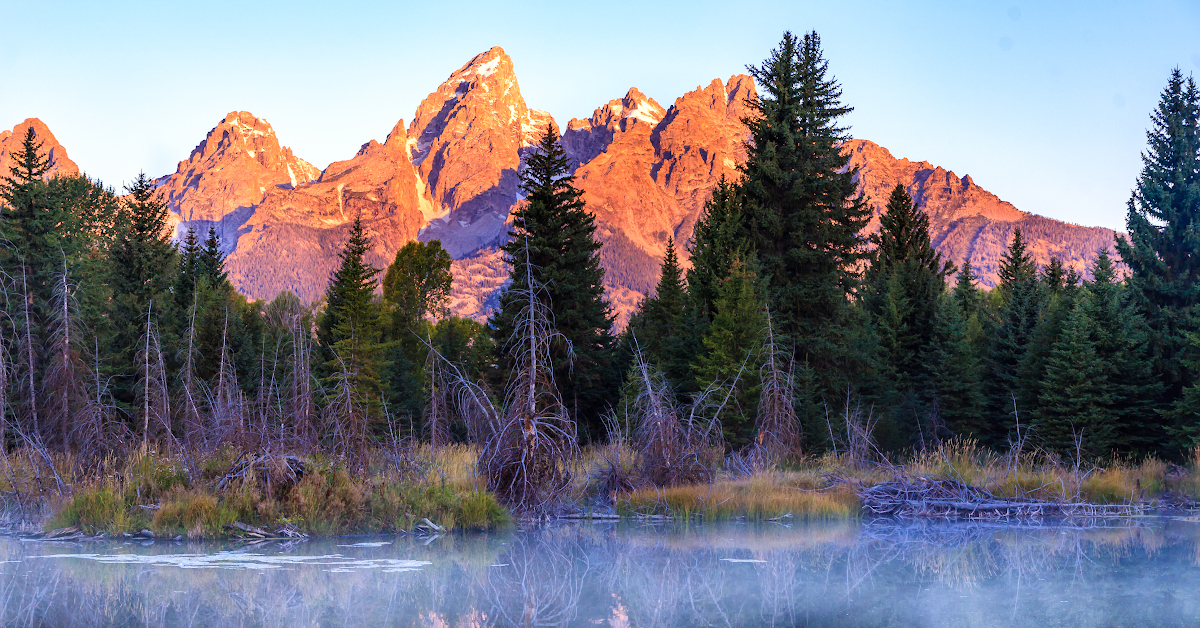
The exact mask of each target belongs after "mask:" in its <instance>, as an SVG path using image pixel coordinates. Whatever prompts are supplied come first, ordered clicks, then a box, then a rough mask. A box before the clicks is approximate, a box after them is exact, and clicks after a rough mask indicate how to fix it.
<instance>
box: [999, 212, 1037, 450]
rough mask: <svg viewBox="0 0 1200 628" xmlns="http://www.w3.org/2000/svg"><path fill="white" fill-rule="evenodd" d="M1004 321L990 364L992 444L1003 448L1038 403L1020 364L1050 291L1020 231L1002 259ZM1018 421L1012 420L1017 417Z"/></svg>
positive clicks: (1001, 324)
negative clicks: (1003, 444) (1020, 419)
mask: <svg viewBox="0 0 1200 628" xmlns="http://www.w3.org/2000/svg"><path fill="white" fill-rule="evenodd" d="M996 290H997V291H998V292H999V298H1000V308H999V312H998V315H999V322H998V325H997V327H996V330H995V332H994V334H993V336H992V341H991V345H990V347H989V349H988V356H987V362H986V378H985V382H986V384H987V394H988V423H989V426H988V427H989V430H988V431H989V438H988V441H989V442H991V443H992V444H994V445H997V446H998V445H1001V444H1002V443H1003V442H1004V441H1005V439H1006V438H1007V437H1008V434H1009V430H1010V429H1011V428H1012V427H1013V425H1014V424H1015V422H1016V420H1017V419H1018V418H1020V416H1021V414H1020V413H1024V416H1025V423H1028V422H1029V419H1030V418H1031V417H1030V416H1029V413H1030V412H1031V411H1032V409H1033V408H1034V407H1035V406H1036V404H1037V390H1036V389H1034V390H1029V389H1026V388H1023V387H1022V379H1021V365H1022V364H1023V363H1024V361H1025V357H1026V354H1027V352H1028V350H1029V344H1030V340H1031V339H1032V338H1033V334H1034V330H1035V329H1036V328H1037V324H1038V321H1039V319H1040V317H1041V313H1042V305H1043V303H1044V301H1045V289H1044V286H1043V284H1042V283H1041V282H1040V281H1039V280H1038V274H1037V264H1036V263H1034V261H1033V257H1031V256H1030V255H1029V253H1028V252H1027V251H1026V250H1025V241H1024V239H1023V238H1022V237H1021V230H1020V229H1017V230H1016V231H1015V232H1014V233H1013V239H1012V242H1011V243H1010V244H1009V247H1008V250H1007V251H1006V252H1005V253H1004V255H1003V256H1002V257H1001V259H1000V285H999V286H997V287H996ZM1014 411H1016V412H1018V416H1013V412H1014Z"/></svg>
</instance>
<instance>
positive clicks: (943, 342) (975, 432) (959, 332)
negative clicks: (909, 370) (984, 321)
mask: <svg viewBox="0 0 1200 628" xmlns="http://www.w3.org/2000/svg"><path fill="white" fill-rule="evenodd" d="M963 270H964V272H965V271H967V270H968V267H967V266H965V265H964V268H963ZM973 316H974V315H973ZM969 320H972V319H967V318H965V317H964V315H963V311H962V307H961V306H960V304H959V301H958V299H957V298H955V297H953V296H950V295H945V296H943V297H942V298H940V299H939V300H938V303H937V310H936V312H935V316H934V320H933V342H932V343H931V345H930V347H929V348H928V350H927V352H926V353H925V354H924V355H923V356H922V359H923V360H924V361H925V362H926V364H928V368H929V371H930V384H931V385H932V388H933V396H934V400H933V401H934V404H935V405H934V408H933V410H934V411H936V413H937V416H938V417H939V418H940V420H941V422H942V423H943V424H944V425H945V427H946V429H948V430H949V431H950V433H951V434H955V435H958V436H965V437H969V438H975V439H980V438H982V437H984V436H985V435H986V433H987V425H986V424H985V423H984V420H983V411H984V398H983V384H982V381H981V377H982V375H983V373H982V369H983V365H982V362H981V361H980V359H979V354H978V350H977V348H976V347H975V345H974V344H973V342H972V338H971V336H970V333H969V325H968V321H969ZM974 320H978V319H977V318H975V319H974Z"/></svg>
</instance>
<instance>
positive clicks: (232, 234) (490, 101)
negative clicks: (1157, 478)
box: [0, 48, 1114, 323]
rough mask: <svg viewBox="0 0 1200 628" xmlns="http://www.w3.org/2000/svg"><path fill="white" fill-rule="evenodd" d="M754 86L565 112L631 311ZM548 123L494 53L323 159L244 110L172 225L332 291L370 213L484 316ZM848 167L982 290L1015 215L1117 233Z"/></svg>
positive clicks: (1041, 252) (247, 287) (1048, 250)
mask: <svg viewBox="0 0 1200 628" xmlns="http://www.w3.org/2000/svg"><path fill="white" fill-rule="evenodd" d="M754 95H755V91H754V82H753V80H752V79H751V78H750V77H749V76H746V75H734V76H731V77H729V78H728V79H727V80H724V81H722V80H720V79H715V80H713V81H712V82H711V83H709V84H708V85H704V86H698V87H697V88H696V89H695V90H693V91H690V92H688V93H686V94H684V95H682V96H680V97H679V98H677V99H675V101H674V102H673V103H672V104H671V106H670V107H668V108H664V107H663V106H662V105H660V104H659V103H658V102H656V101H655V100H654V99H652V98H649V97H648V96H646V95H645V94H643V93H642V92H640V91H639V90H638V89H637V88H630V89H629V91H628V92H627V93H626V94H625V96H624V97H623V98H618V99H613V100H610V101H609V102H607V103H605V104H603V105H601V106H600V107H598V108H597V109H596V110H595V111H594V112H593V113H592V115H591V116H590V117H588V118H586V119H573V120H570V121H569V122H568V123H567V124H566V127H565V130H564V131H563V132H562V135H563V138H562V142H563V147H564V149H565V151H566V153H567V155H568V157H569V158H570V159H571V161H572V166H573V168H574V176H575V183H576V185H577V186H578V187H579V188H580V189H581V190H582V191H583V193H584V199H585V201H586V202H587V205H588V208H589V209H590V210H591V211H592V212H593V213H594V214H595V216H596V224H597V227H598V230H597V234H598V237H599V238H600V240H601V242H602V243H603V247H602V248H601V251H600V256H601V263H602V264H603V265H604V267H605V269H606V279H605V283H606V286H605V287H606V294H607V296H608V298H609V300H610V302H611V303H612V305H613V307H614V309H615V310H616V311H617V312H618V314H619V315H620V316H619V319H618V320H619V321H621V322H622V323H623V321H624V320H626V319H627V316H628V314H629V313H630V312H631V311H632V310H633V308H635V307H636V305H637V303H638V301H639V300H640V299H642V298H643V297H644V296H645V295H646V294H647V293H648V292H649V291H651V290H652V289H653V287H654V285H655V283H656V282H657V279H658V271H659V264H660V260H661V258H662V255H663V252H664V249H665V245H666V241H667V238H668V237H674V239H675V241H676V243H678V245H679V247H680V249H681V254H683V256H684V258H685V259H684V263H685V264H686V263H687V262H686V244H687V242H688V241H689V239H690V238H691V235H692V232H693V230H694V227H695V223H696V219H697V217H698V216H699V214H700V212H701V210H702V209H703V206H704V202H705V200H706V199H707V198H708V197H709V195H710V194H711V192H712V189H713V188H714V187H715V186H716V185H717V182H718V181H719V180H720V179H721V177H726V178H729V179H736V178H737V177H738V164H739V163H740V162H741V161H743V160H744V159H745V157H746V151H745V142H746V140H747V139H748V134H747V131H746V128H745V125H744V124H743V123H742V120H743V119H744V118H745V117H747V116H748V115H749V114H750V108H749V106H748V104H747V101H748V100H749V99H753V98H754ZM26 124H34V125H35V128H36V129H37V130H38V133H39V136H43V137H44V139H46V141H47V146H48V147H50V149H51V151H52V152H51V157H52V160H53V161H54V163H55V167H56V168H58V169H59V170H60V171H63V172H77V171H78V169H77V168H76V167H75V165H74V163H72V162H70V160H69V159H68V158H67V157H66V152H65V150H62V147H61V146H59V145H58V144H57V142H55V141H54V140H53V136H52V135H50V133H49V130H48V129H45V126H44V125H41V123H40V122H38V121H37V120H34V119H31V120H28V121H26V122H25V123H22V125H18V128H17V129H14V131H13V132H12V133H9V132H5V133H3V134H0V163H2V162H3V161H4V159H5V158H6V155H7V154H8V153H7V152H5V151H9V150H11V145H12V136H14V135H15V134H16V131H17V130H23V129H24V126H23V125H26ZM547 125H553V126H555V128H556V129H557V128H558V127H557V124H556V122H555V121H554V119H553V118H552V117H551V116H550V115H549V114H547V113H545V112H543V111H538V110H536V109H533V108H530V107H528V106H527V105H526V103H525V100H524V98H523V97H522V96H521V91H520V87H519V85H518V83H517V78H516V74H515V72H514V69H513V63H512V60H511V59H510V58H509V57H508V55H507V54H505V52H504V51H503V50H502V49H500V48H492V49H490V50H488V51H486V52H483V53H481V54H479V55H477V56H476V57H475V58H473V59H471V60H470V61H469V62H467V63H466V64H465V65H463V66H462V67H460V68H459V69H457V70H455V71H454V72H452V73H451V74H450V76H449V78H447V79H446V81H444V82H443V83H442V84H441V85H439V86H438V87H437V89H436V90H434V91H433V92H432V93H430V94H429V96H427V97H426V98H425V99H424V100H423V101H422V102H421V104H420V106H419V107H418V108H417V111H416V113H415V115H414V116H413V118H412V123H411V124H409V125H408V126H407V127H406V126H405V124H404V121H403V120H400V121H398V122H397V123H396V124H395V125H394V127H393V128H392V130H391V132H390V133H389V134H388V135H387V137H386V139H385V140H384V141H383V142H382V143H380V142H377V141H375V140H371V141H369V142H367V143H365V144H363V145H362V148H361V149H359V151H358V153H357V154H356V155H354V156H353V157H351V158H350V159H347V160H345V161H339V162H335V163H333V164H330V165H329V166H328V167H327V168H325V170H324V171H323V172H318V171H317V169H316V168H314V167H313V166H311V165H310V164H308V162H305V161H304V160H302V159H299V158H298V157H296V156H295V155H293V154H292V151H291V150H290V149H288V148H286V147H282V146H281V145H280V143H279V140H278V139H277V138H276V136H275V133H274V131H273V130H272V129H271V126H270V125H269V124H267V122H266V121H265V120H263V119H261V118H255V117H254V116H253V115H251V114H249V113H246V112H233V113H230V114H228V115H227V116H225V118H223V119H222V120H221V121H220V122H219V123H218V124H217V126H216V127H214V128H213V130H212V131H211V132H209V134H208V136H207V137H206V138H205V139H204V140H203V141H202V142H201V143H200V144H199V145H198V146H197V147H196V149H195V150H193V151H192V154H191V156H190V157H189V158H188V159H187V160H185V161H182V162H180V163H179V167H178V168H177V169H176V172H175V173H173V174H171V175H168V176H166V177H163V178H162V179H161V180H160V185H161V188H162V190H163V193H164V197H165V198H166V199H167V202H168V204H169V205H170V208H171V211H172V214H173V218H174V220H176V221H177V222H178V227H177V229H178V232H179V233H182V232H183V231H184V230H185V229H187V228H194V229H197V230H200V231H203V230H207V228H208V227H209V226H215V227H216V228H217V229H218V230H219V232H220V233H221V235H222V240H223V243H224V245H225V247H226V249H227V251H228V253H229V258H228V268H229V272H230V277H231V279H232V280H233V282H234V284H235V285H236V286H237V287H238V289H239V290H241V291H242V292H243V293H244V294H246V295H247V296H249V297H252V298H272V297H274V296H275V295H276V294H278V293H279V292H281V291H283V290H291V291H294V292H296V293H297V294H299V295H300V297H301V298H302V299H305V300H312V299H316V298H318V297H320V296H321V294H322V293H323V292H324V289H325V285H326V283H327V281H328V278H329V275H330V273H331V271H332V270H333V269H334V267H335V266H336V265H337V262H338V257H337V256H338V253H339V251H340V250H341V247H342V244H343V243H344V241H345V238H346V232H347V229H348V227H349V225H350V223H351V222H353V220H354V219H355V218H356V217H361V219H362V221H363V224H364V226H365V228H366V230H367V232H368V233H369V234H370V235H371V237H372V238H373V240H374V242H375V248H374V250H373V251H372V252H371V254H370V257H369V260H370V261H371V262H372V263H373V264H375V265H376V266H379V267H383V266H386V264H387V263H388V262H389V261H390V260H391V258H392V257H393V256H394V254H395V251H396V250H397V249H399V248H400V247H401V246H403V245H404V243H406V242H408V241H411V240H413V239H416V238H419V239H421V240H431V239H438V240H440V241H441V242H442V244H443V246H444V247H445V248H446V249H447V250H448V251H449V252H450V253H451V255H452V256H453V257H454V258H455V260H456V261H455V263H454V268H453V270H454V273H455V290H454V296H453V306H452V308H453V311H454V312H455V313H456V314H459V315H464V316H474V317H477V318H479V317H482V316H485V315H486V314H487V313H488V312H489V311H490V310H491V309H493V308H494V307H495V306H496V304H497V294H498V291H499V290H501V289H502V288H503V286H504V285H505V283H506V280H507V269H506V268H505V267H504V264H503V262H502V260H501V256H500V255H499V253H498V251H497V246H498V245H499V244H501V243H502V242H503V241H504V239H505V237H506V234H507V231H508V220H509V216H510V213H511V211H512V209H513V207H514V206H515V205H516V204H518V203H520V202H522V199H521V197H522V194H521V190H520V187H519V173H520V168H521V163H522V159H523V156H524V155H526V154H527V151H528V150H530V146H531V145H532V144H534V143H535V142H536V141H537V139H538V137H539V136H540V135H541V133H543V132H544V130H545V128H546V127H547ZM845 151H846V153H847V155H848V156H849V158H850V164H849V167H853V168H857V169H858V170H857V175H856V176H857V181H858V184H859V187H860V190H861V191H862V192H863V193H864V194H866V196H867V198H868V202H869V203H870V204H871V206H872V207H873V209H874V210H875V216H874V217H873V220H872V222H871V224H870V225H869V226H868V227H867V231H868V232H869V231H871V230H874V229H877V228H878V224H879V222H878V215H879V212H880V211H882V209H883V206H884V204H885V203H886V201H887V198H888V195H889V194H890V192H891V189H892V187H894V186H895V185H896V183H902V184H903V185H904V186H905V187H906V188H907V189H908V190H909V192H910V193H911V194H912V196H913V198H914V199H915V200H916V202H917V204H918V206H919V207H920V208H921V209H923V210H924V211H925V212H927V213H928V214H929V216H930V222H931V226H932V229H933V235H934V242H935V245H936V246H937V247H938V249H939V250H941V251H942V252H943V254H944V255H945V256H946V257H947V258H949V259H951V260H953V261H955V262H956V263H961V262H962V261H963V260H965V259H970V260H971V263H972V265H973V266H974V267H975V268H976V269H977V270H978V272H979V274H980V276H981V279H982V282H983V283H984V284H985V285H988V286H991V285H994V284H995V282H996V281H997V270H998V264H999V258H1000V256H1001V254H1002V253H1003V252H1004V249H1005V248H1006V246H1007V243H1008V240H1009V238H1010V237H1011V234H1012V232H1013V230H1014V229H1017V228H1020V229H1021V230H1022V232H1023V233H1024V234H1025V236H1026V238H1027V240H1028V241H1029V248H1030V251H1031V252H1032V253H1033V255H1034V257H1035V258H1036V259H1037V261H1038V262H1039V263H1043V264H1044V263H1046V262H1047V261H1049V258H1050V257H1051V256H1058V257H1060V258H1062V259H1063V260H1064V261H1065V262H1066V263H1067V264H1073V265H1075V266H1076V267H1077V268H1080V269H1083V268H1084V267H1085V266H1086V265H1087V264H1088V263H1089V262H1090V260H1091V259H1093V258H1094V257H1095V254H1096V251H1098V250H1099V249H1101V248H1104V247H1109V248H1111V247H1112V242H1113V235H1114V234H1113V232H1112V231H1111V230H1108V229H1101V228H1094V227H1079V226H1076V225H1069V224H1066V223H1062V222H1058V221H1054V220H1050V219H1047V218H1043V217H1040V216H1035V215H1033V214H1028V213H1025V212H1022V211H1020V210H1018V209H1017V208H1016V207H1013V206H1012V204H1010V203H1007V202H1005V201H1003V200H1001V199H1000V198H998V197H997V196H996V195H994V194H992V193H990V192H988V191H987V190H985V189H983V188H981V187H979V186H978V185H977V184H976V183H975V181H974V180H973V179H972V178H971V177H969V176H963V177H961V178H960V177H958V176H957V175H955V174H954V173H953V172H950V171H947V170H945V169H943V168H941V167H937V166H934V165H932V164H930V163H928V162H923V161H922V162H913V161H909V160H908V159H896V158H895V157H893V156H892V154H891V153H889V152H888V151H887V149H885V148H883V147H881V146H878V145H876V144H874V143H872V142H869V141H866V140H853V141H850V142H847V143H846V145H845Z"/></svg>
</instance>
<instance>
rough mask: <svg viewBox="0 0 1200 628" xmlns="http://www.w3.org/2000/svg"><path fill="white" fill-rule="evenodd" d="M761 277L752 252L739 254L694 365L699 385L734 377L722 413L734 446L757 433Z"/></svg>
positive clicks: (727, 436)
mask: <svg viewBox="0 0 1200 628" xmlns="http://www.w3.org/2000/svg"><path fill="white" fill-rule="evenodd" d="M757 282H758V272H757V262H756V260H755V259H754V256H753V255H751V256H750V259H748V260H747V261H746V262H742V261H741V260H740V259H737V258H735V259H734V260H733V263H732V265H731V269H730V274H729V276H728V277H727V278H725V280H724V281H722V282H721V285H720V291H719V296H718V298H717V302H716V304H715V308H716V312H715V314H714V316H713V321H712V325H711V326H710V327H709V328H708V333H706V334H705V335H704V340H703V342H704V349H705V352H704V353H703V354H702V355H700V356H698V358H697V360H696V363H695V365H694V366H693V370H694V372H695V378H696V383H697V384H698V387H699V388H700V389H704V388H708V387H709V386H712V385H714V384H715V385H718V386H721V385H733V384H734V383H735V381H736V394H735V396H734V403H732V404H730V405H729V406H728V407H727V408H726V409H725V410H724V412H723V413H722V415H721V417H720V419H721V426H722V429H723V430H724V432H725V442H726V444H727V445H729V447H730V448H732V449H735V450H736V449H740V448H741V447H742V446H744V445H746V444H747V443H748V442H749V440H750V438H752V437H753V432H754V416H755V410H756V409H757V408H758V393H759V389H760V387H761V380H760V377H759V368H760V367H761V366H762V356H761V355H760V350H761V349H762V346H763V337H764V335H765V334H766V328H767V314H766V309H765V308H764V306H763V301H762V297H761V296H760V294H759V289H758V286H757Z"/></svg>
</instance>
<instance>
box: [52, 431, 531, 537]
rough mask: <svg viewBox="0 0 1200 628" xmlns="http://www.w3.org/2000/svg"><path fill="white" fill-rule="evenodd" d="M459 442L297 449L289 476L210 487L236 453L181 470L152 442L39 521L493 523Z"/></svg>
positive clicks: (145, 524) (131, 528) (370, 525)
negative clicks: (294, 477)
mask: <svg viewBox="0 0 1200 628" xmlns="http://www.w3.org/2000/svg"><path fill="white" fill-rule="evenodd" d="M476 457H477V453H476V452H475V451H473V450H472V449H471V448H469V447H463V446H449V447H442V448H438V449H436V450H434V449H431V448H429V447H427V446H426V447H416V448H414V449H413V450H411V451H409V452H407V455H406V456H405V459H404V460H403V464H399V463H397V461H396V460H395V459H394V458H393V459H389V457H388V456H386V455H384V454H383V453H382V452H380V453H378V454H377V455H373V456H370V457H368V458H367V459H366V462H365V463H364V464H362V465H360V466H357V467H350V466H348V465H346V464H343V463H342V462H340V461H339V460H337V459H332V458H329V457H320V456H318V457H310V458H306V459H305V468H306V473H305V474H304V476H303V477H302V478H301V479H300V480H299V481H298V482H295V483H294V484H292V485H284V486H280V485H278V484H276V485H274V486H271V485H269V484H267V483H264V482H263V481H261V480H262V478H259V477H256V474H255V472H254V470H253V469H250V470H249V472H248V473H247V474H246V475H245V476H244V477H242V478H240V479H237V480H234V481H233V482H231V483H229V484H228V485H227V486H225V487H224V488H221V489H218V488H217V485H218V483H219V480H220V478H223V477H225V475H226V474H227V473H228V472H229V469H230V468H231V467H232V465H233V464H234V461H235V460H236V459H237V456H236V454H234V453H232V452H230V451H227V450H222V451H218V452H215V453H214V454H213V455H212V456H211V457H209V458H206V459H204V460H202V461H200V462H199V464H197V467H198V469H200V477H199V478H196V479H195V480H194V481H192V480H189V478H188V476H187V474H186V472H185V470H184V466H183V464H182V462H181V461H178V460H173V459H171V458H169V457H167V456H162V455H159V454H157V453H155V452H152V451H140V452H135V453H134V454H131V456H130V457H129V459H128V460H126V461H124V464H123V465H122V464H119V462H120V461H118V460H115V459H110V460H106V461H105V462H104V464H103V465H102V467H101V469H100V471H99V473H97V474H96V475H95V476H93V477H90V478H83V479H80V480H78V481H76V482H75V483H74V484H73V486H72V490H71V494H70V495H69V496H66V497H63V498H60V499H58V500H56V503H55V504H54V506H55V514H54V516H53V517H51V519H50V520H49V522H47V524H46V529H47V530H51V529H55V528H65V527H69V526H75V527H78V528H80V530H82V531H84V532H86V533H89V534H95V533H109V534H120V533H124V532H137V531H140V530H142V529H149V530H151V531H152V532H154V533H155V534H156V535H160V536H176V535H185V536H187V537H188V538H196V539H202V538H217V537H221V536H224V535H226V534H227V533H226V531H225V526H227V525H230V524H232V523H233V522H235V521H239V522H242V523H246V524H250V525H255V526H259V527H262V528H265V529H268V530H271V529H272V528H274V527H276V526H281V525H291V526H295V527H296V528H298V529H299V530H301V531H304V532H306V533H309V534H313V535H319V536H328V535H338V534H349V533H387V532H402V531H412V529H413V527H414V525H416V524H418V523H421V521H422V520H423V519H429V520H430V521H432V522H434V523H436V524H437V525H438V526H440V527H442V528H446V529H450V530H468V529H493V528H497V527H500V526H503V525H506V524H507V523H508V521H509V516H508V513H507V511H505V510H504V509H503V508H502V507H501V506H500V505H499V504H498V503H497V502H496V500H495V498H494V496H493V495H492V494H491V493H488V492H487V491H486V490H484V487H483V486H482V484H481V482H479V481H478V479H477V478H476V477H475V470H474V465H475V459H476Z"/></svg>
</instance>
